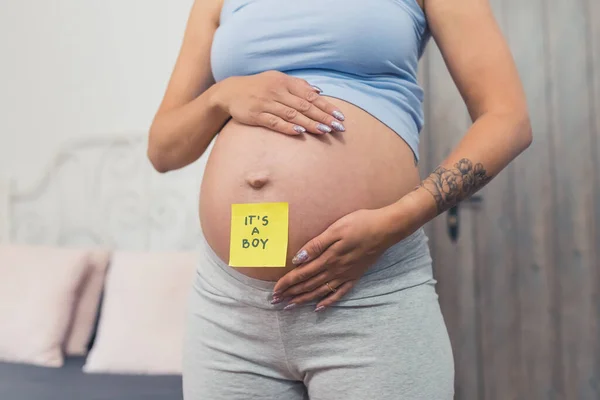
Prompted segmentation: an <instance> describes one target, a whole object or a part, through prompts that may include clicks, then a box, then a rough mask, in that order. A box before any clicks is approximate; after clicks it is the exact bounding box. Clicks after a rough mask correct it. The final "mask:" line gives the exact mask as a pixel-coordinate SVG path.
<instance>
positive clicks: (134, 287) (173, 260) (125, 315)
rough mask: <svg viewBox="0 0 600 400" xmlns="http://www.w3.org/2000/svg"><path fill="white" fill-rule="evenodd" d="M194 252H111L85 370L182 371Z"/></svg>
mask: <svg viewBox="0 0 600 400" xmlns="http://www.w3.org/2000/svg"><path fill="white" fill-rule="evenodd" d="M196 261H197V254H196V253H129V252H116V253H114V254H113V257H112V260H111V263H110V267H109V270H108V274H107V277H106V284H105V287H104V297H103V301H102V306H101V311H100V323H99V326H98V332H97V334H96V339H95V341H94V346H93V348H92V350H91V351H90V354H89V356H88V358H87V361H86V364H85V366H84V368H83V370H84V371H85V372H88V373H121V374H161V375H163V374H181V370H182V367H181V362H182V361H181V360H182V351H183V350H182V347H183V346H182V342H183V327H184V319H185V310H186V305H187V298H188V295H189V291H190V289H191V285H192V277H193V274H194V271H195V265H196Z"/></svg>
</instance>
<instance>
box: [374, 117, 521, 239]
mask: <svg viewBox="0 0 600 400" xmlns="http://www.w3.org/2000/svg"><path fill="white" fill-rule="evenodd" d="M530 143H531V128H530V125H529V119H528V117H527V114H526V113H522V114H517V113H514V114H503V115H502V114H493V113H488V114H484V115H482V116H481V117H480V118H478V119H477V121H476V122H475V123H474V124H473V125H472V126H471V129H469V131H468V132H467V134H466V135H465V136H464V137H463V139H462V140H461V141H460V143H459V144H458V146H457V147H456V148H455V149H454V150H453V152H452V153H451V154H450V155H449V156H448V157H447V158H446V159H445V160H444V161H443V162H442V163H441V164H440V165H439V166H438V167H437V168H436V169H435V170H434V171H433V172H432V173H431V174H430V175H429V176H428V177H427V178H425V179H424V180H423V181H422V182H421V184H420V185H419V186H418V187H417V188H416V189H415V190H414V191H412V192H410V193H408V194H407V195H406V196H404V197H403V198H402V199H400V200H399V201H398V202H396V203H394V204H392V205H390V206H388V207H386V208H385V209H384V212H385V213H386V214H387V218H385V220H386V221H388V222H387V224H388V226H386V227H385V228H384V229H386V231H388V232H389V236H390V237H391V239H392V240H391V242H394V238H401V237H405V236H406V234H407V233H408V234H410V233H412V232H414V231H415V230H417V229H418V228H419V227H421V226H423V225H424V224H425V223H427V222H429V221H430V220H431V219H433V218H435V217H436V216H437V215H439V214H441V213H443V212H444V211H446V210H447V209H449V208H451V207H453V206H455V205H456V204H458V203H459V202H460V201H462V200H464V199H466V198H468V197H470V196H471V195H473V193H475V192H477V191H478V190H480V189H481V188H482V187H484V186H485V185H486V184H487V183H488V182H489V181H490V180H491V179H492V178H493V177H494V176H496V175H497V174H498V173H499V172H500V171H502V170H503V169H504V168H505V167H506V166H507V165H508V164H509V163H510V162H511V161H512V160H513V159H514V158H516V157H517V156H518V155H519V154H520V153H521V152H522V151H524V150H525V149H526V148H527V147H528V146H529V144H530ZM407 230H408V231H409V232H407Z"/></svg>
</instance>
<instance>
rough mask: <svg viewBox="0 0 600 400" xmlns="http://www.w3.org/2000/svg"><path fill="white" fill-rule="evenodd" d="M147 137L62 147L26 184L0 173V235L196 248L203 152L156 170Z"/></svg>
mask: <svg viewBox="0 0 600 400" xmlns="http://www.w3.org/2000/svg"><path fill="white" fill-rule="evenodd" d="M146 143H147V142H146V135H145V134H134V135H113V136H101V137H93V138H88V139H85V140H80V141H76V142H72V143H68V144H67V145H65V146H63V147H62V148H61V150H59V152H58V153H57V154H56V156H55V157H54V158H53V160H52V162H51V163H50V165H49V166H48V167H47V168H46V170H45V171H44V173H43V174H42V176H41V178H40V179H39V180H38V181H37V182H36V183H35V184H34V185H32V186H31V187H29V188H24V189H21V188H20V187H19V186H18V182H16V181H15V180H14V178H11V177H8V179H7V178H4V179H0V241H3V242H8V241H9V242H13V243H30V244H50V245H61V246H88V245H99V246H104V247H109V248H113V249H127V250H150V249H152V250H187V249H195V248H196V244H197V243H198V240H197V239H198V234H199V232H200V224H199V219H198V194H199V190H200V183H201V181H202V174H203V172H204V166H205V163H206V161H205V160H206V155H204V156H202V158H201V159H200V160H199V161H198V162H196V163H194V164H192V165H190V166H188V167H186V168H184V169H181V170H179V171H174V172H170V173H167V174H163V175H161V174H159V173H157V172H156V171H154V169H153V168H152V166H151V164H150V162H149V161H148V159H147V157H146ZM207 153H208V152H207Z"/></svg>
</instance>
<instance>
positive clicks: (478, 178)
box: [420, 158, 492, 213]
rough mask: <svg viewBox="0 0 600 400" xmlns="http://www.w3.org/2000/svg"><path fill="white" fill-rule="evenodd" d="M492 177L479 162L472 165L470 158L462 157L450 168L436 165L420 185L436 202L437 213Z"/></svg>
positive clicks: (465, 196)
mask: <svg viewBox="0 0 600 400" xmlns="http://www.w3.org/2000/svg"><path fill="white" fill-rule="evenodd" d="M490 180H492V177H491V176H489V175H488V174H487V172H486V170H485V169H484V168H483V165H482V164H481V163H477V164H475V165H473V162H472V161H471V160H468V159H466V158H463V159H462V160H460V161H459V162H457V163H456V164H454V167H453V168H451V169H447V168H444V167H437V168H436V169H435V171H433V172H432V173H431V175H429V176H428V177H427V178H426V179H425V180H424V181H423V182H421V185H420V187H422V188H424V189H425V190H427V191H428V192H429V193H431V195H432V196H433V198H434V199H435V203H436V204H437V209H438V213H442V212H444V211H446V210H447V209H449V208H451V207H453V206H455V205H456V204H457V203H459V202H460V201H462V200H464V199H466V198H468V197H470V196H471V195H472V194H473V193H475V192H477V191H478V190H479V189H481V188H482V187H484V186H485V185H486V184H487V183H488V182H489V181H490Z"/></svg>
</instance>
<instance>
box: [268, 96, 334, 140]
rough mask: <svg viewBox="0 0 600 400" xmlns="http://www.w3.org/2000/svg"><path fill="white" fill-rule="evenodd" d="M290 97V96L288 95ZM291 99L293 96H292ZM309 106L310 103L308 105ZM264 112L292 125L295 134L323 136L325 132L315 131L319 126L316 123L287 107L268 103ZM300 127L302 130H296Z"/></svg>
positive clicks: (276, 103) (281, 104)
mask: <svg viewBox="0 0 600 400" xmlns="http://www.w3.org/2000/svg"><path fill="white" fill-rule="evenodd" d="M290 96H291V95H290ZM292 97H293V96H292ZM309 104H310V103H309ZM264 112H266V113H268V114H273V115H276V116H278V117H280V118H281V119H283V120H285V121H287V122H289V123H291V124H293V125H294V128H293V129H294V130H295V131H297V132H301V133H305V132H309V133H315V134H320V135H322V134H324V133H326V132H324V131H321V130H319V129H317V125H318V124H319V123H318V122H316V121H313V120H311V119H309V118H308V117H307V116H305V115H303V114H302V113H301V112H300V111H298V110H296V109H294V108H292V107H288V106H287V105H285V104H283V103H279V102H275V101H274V102H269V104H268V105H266V106H265V109H264ZM296 127H301V128H302V129H303V130H301V129H299V128H296Z"/></svg>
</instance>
